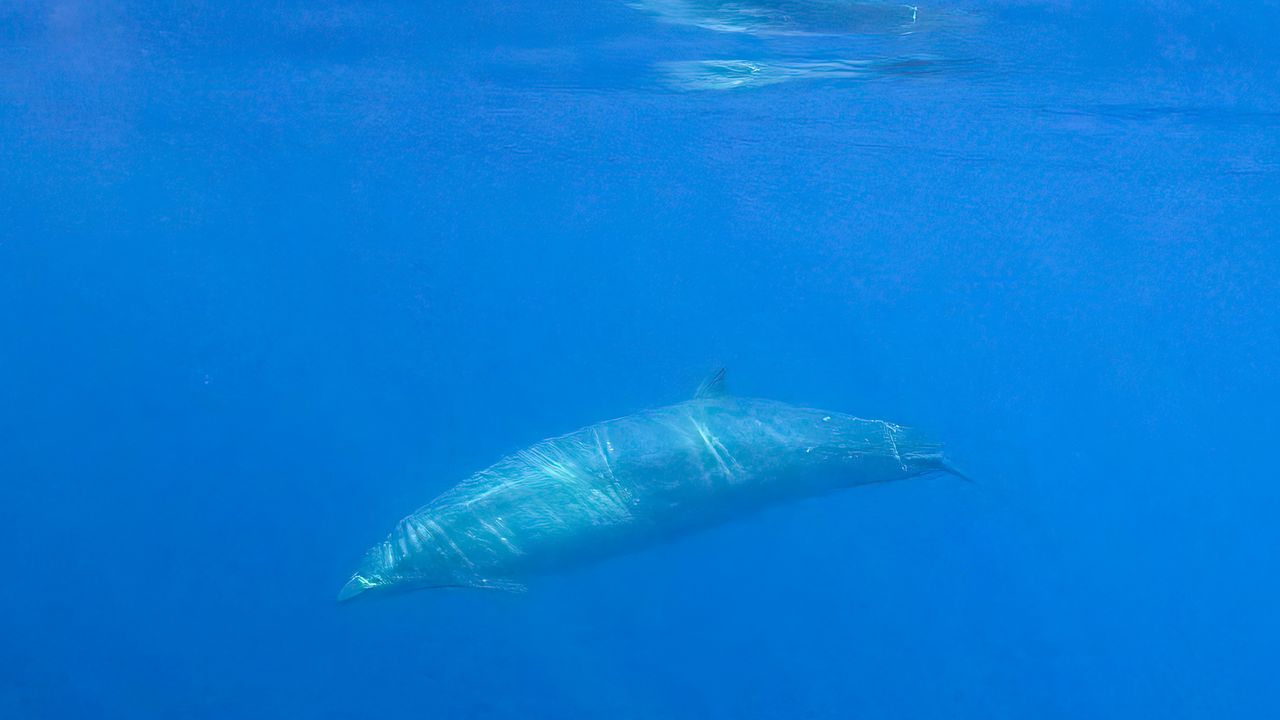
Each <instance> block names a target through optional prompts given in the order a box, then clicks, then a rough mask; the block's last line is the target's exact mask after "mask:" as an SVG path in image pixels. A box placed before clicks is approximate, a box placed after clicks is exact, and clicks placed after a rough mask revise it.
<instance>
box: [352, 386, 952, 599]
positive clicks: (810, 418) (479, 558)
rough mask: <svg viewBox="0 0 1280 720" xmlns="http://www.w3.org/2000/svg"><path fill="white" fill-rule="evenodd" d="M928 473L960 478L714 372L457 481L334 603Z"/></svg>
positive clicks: (515, 573) (383, 546) (888, 440)
mask: <svg viewBox="0 0 1280 720" xmlns="http://www.w3.org/2000/svg"><path fill="white" fill-rule="evenodd" d="M933 472H946V473H952V474H955V475H959V473H958V472H957V471H956V470H955V469H954V468H953V467H952V466H951V465H950V464H949V463H948V462H947V459H946V457H945V456H944V454H943V452H942V447H941V445H939V444H937V443H934V442H931V441H929V440H927V439H925V438H923V437H922V436H921V435H920V434H919V433H917V432H915V431H913V430H910V429H908V428H905V427H902V426H900V425H896V424H894V423H891V422H885V421H882V420H864V419H861V418H856V417H853V416H851V415H844V414H841V413H837V412H830V411H825V410H814V409H809V408H802V407H797V406H794V405H788V404H785V403H781V402H775V401H772V400H759V399H751V398H740V397H734V396H731V395H729V394H728V393H726V392H725V390H724V370H720V371H719V372H718V373H716V374H715V375H713V376H712V377H711V378H709V379H708V380H707V381H705V382H704V383H703V384H702V386H701V387H699V389H698V392H697V393H696V394H695V395H694V397H693V399H691V400H688V401H686V402H682V403H678V404H675V405H670V406H667V407H663V408H658V409H655V410H648V411H645V412H640V413H636V414H634V415H628V416H626V417H622V418H618V419H616V420H609V421H606V422H602V423H597V424H595V425H590V426H588V427H585V428H582V429H581V430H578V431H576V432H572V433H569V434H567V435H561V436H560V437H556V438H551V439H549V440H544V441H542V442H540V443H537V444H535V445H532V446H530V447H528V448H526V449H524V450H522V451H520V452H518V453H516V454H514V455H511V456H509V457H506V458H504V459H502V460H500V461H498V462H497V463H496V464H494V465H492V466H490V467H488V468H486V469H484V470H481V471H480V472H478V473H476V474H475V475H472V476H471V477H470V478H467V479H466V480H463V481H462V482H461V483H459V484H458V485H456V486H454V487H453V488H452V489H450V490H448V491H446V492H445V493H444V494H442V495H440V496H439V497H437V498H436V499H435V500H433V501H431V502H430V503H428V504H427V505H425V506H423V507H422V508H420V509H418V510H417V511H416V512H414V513H413V514H411V515H409V516H408V517H406V518H404V519H403V520H401V521H400V522H399V523H397V524H396V526H395V528H394V529H393V530H392V531H391V533H390V534H389V535H388V536H387V539H386V540H383V541H382V542H380V543H378V544H377V545H374V546H373V547H372V548H371V549H370V550H369V551H368V553H367V554H366V555H365V559H364V562H363V563H362V564H361V566H360V567H359V569H358V570H357V571H356V572H355V574H353V575H352V576H351V579H350V580H348V581H347V583H346V585H344V586H343V588H342V591H341V592H340V593H339V595H338V599H339V600H349V599H351V598H353V597H355V596H357V595H362V594H371V593H372V592H374V591H379V592H381V591H393V590H414V589H420V588H433V587H473V588H491V589H503V590H522V589H523V588H524V586H523V582H524V581H526V580H527V579H529V578H531V577H534V576H537V575H540V574H544V573H548V572H553V571H556V570H559V569H563V568H566V567H570V566H573V565H576V564H581V563H584V562H588V561H592V560H597V559H601V558H604V557H607V556H610V555H615V554H618V553H621V552H626V551H629V550H635V549H638V548H641V547H644V546H645V545H648V544H652V543H655V542H660V541H662V540H664V539H667V538H671V537H675V536H677V535H680V534H683V533H686V532H689V531H692V530H696V529H699V528H703V527H708V526H711V525H714V524H717V523H720V522H723V521H726V520H729V519H732V518H734V517H737V516H741V515H743V514H746V513H749V512H751V511H754V510H758V509H761V508H764V507H767V506H770V505H775V504H778V503H782V502H785V501H788V500H797V499H801V498H807V497H815V496H819V495H823V494H826V493H830V492H834V491H837V490H841V489H844V488H850V487H856V486H859V485H870V484H874V483H884V482H891V481H895V480H905V479H908V478H912V477H918V476H921V475H925V474H928V473H933ZM961 477H963V476H961Z"/></svg>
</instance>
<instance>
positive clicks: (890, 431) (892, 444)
mask: <svg viewBox="0 0 1280 720" xmlns="http://www.w3.org/2000/svg"><path fill="white" fill-rule="evenodd" d="M882 424H883V425H884V433H885V436H886V437H887V438H888V439H889V448H890V449H891V450H893V459H894V460H897V461H898V467H900V468H902V469H903V470H906V469H907V466H906V465H905V464H904V463H903V462H902V453H900V452H898V438H897V436H896V434H895V433H896V431H897V429H898V428H897V426H895V425H891V424H889V423H882Z"/></svg>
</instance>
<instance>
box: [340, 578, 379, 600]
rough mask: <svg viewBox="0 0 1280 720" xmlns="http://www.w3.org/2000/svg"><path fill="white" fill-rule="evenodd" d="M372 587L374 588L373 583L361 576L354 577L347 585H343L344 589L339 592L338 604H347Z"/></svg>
mask: <svg viewBox="0 0 1280 720" xmlns="http://www.w3.org/2000/svg"><path fill="white" fill-rule="evenodd" d="M371 587H373V583H371V582H369V581H368V580H365V579H364V578H363V577H360V576H359V575H352V576H351V579H350V580H348V581H347V584H346V585H343V586H342V589H341V590H339V591H338V602H347V601H348V600H351V599H352V598H354V597H356V596H357V595H359V594H361V593H363V592H364V591H365V590H368V589H369V588H371Z"/></svg>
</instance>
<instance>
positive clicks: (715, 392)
mask: <svg viewBox="0 0 1280 720" xmlns="http://www.w3.org/2000/svg"><path fill="white" fill-rule="evenodd" d="M728 394H729V391H728V389H726V388H725V386H724V368H720V369H719V370H716V371H715V372H713V373H711V374H710V375H708V376H707V379H706V380H703V381H702V384H701V385H699V386H698V391H697V392H695V393H694V394H693V399H694V400H709V399H711V398H718V397H724V396H725V395H728Z"/></svg>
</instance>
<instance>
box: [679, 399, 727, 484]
mask: <svg viewBox="0 0 1280 720" xmlns="http://www.w3.org/2000/svg"><path fill="white" fill-rule="evenodd" d="M688 418H689V422H691V423H693V429H694V430H695V431H697V433H698V437H700V438H702V444H703V445H705V446H706V447H707V452H709V453H711V457H712V458H714V459H715V461H716V464H717V465H719V466H720V472H721V473H722V474H724V476H725V477H726V478H727V479H728V480H729V482H733V481H734V475H733V470H731V469H730V468H729V463H727V462H725V459H724V457H722V456H721V454H720V451H721V450H723V449H724V446H723V445H721V444H720V441H719V440H716V439H715V438H713V437H712V436H711V431H710V430H709V429H708V428H707V426H706V425H705V424H703V423H700V422H698V419H697V418H695V417H694V416H693V414H692V413H690V414H689V415H688ZM726 454H727V453H726ZM735 464H736V463H735Z"/></svg>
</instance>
